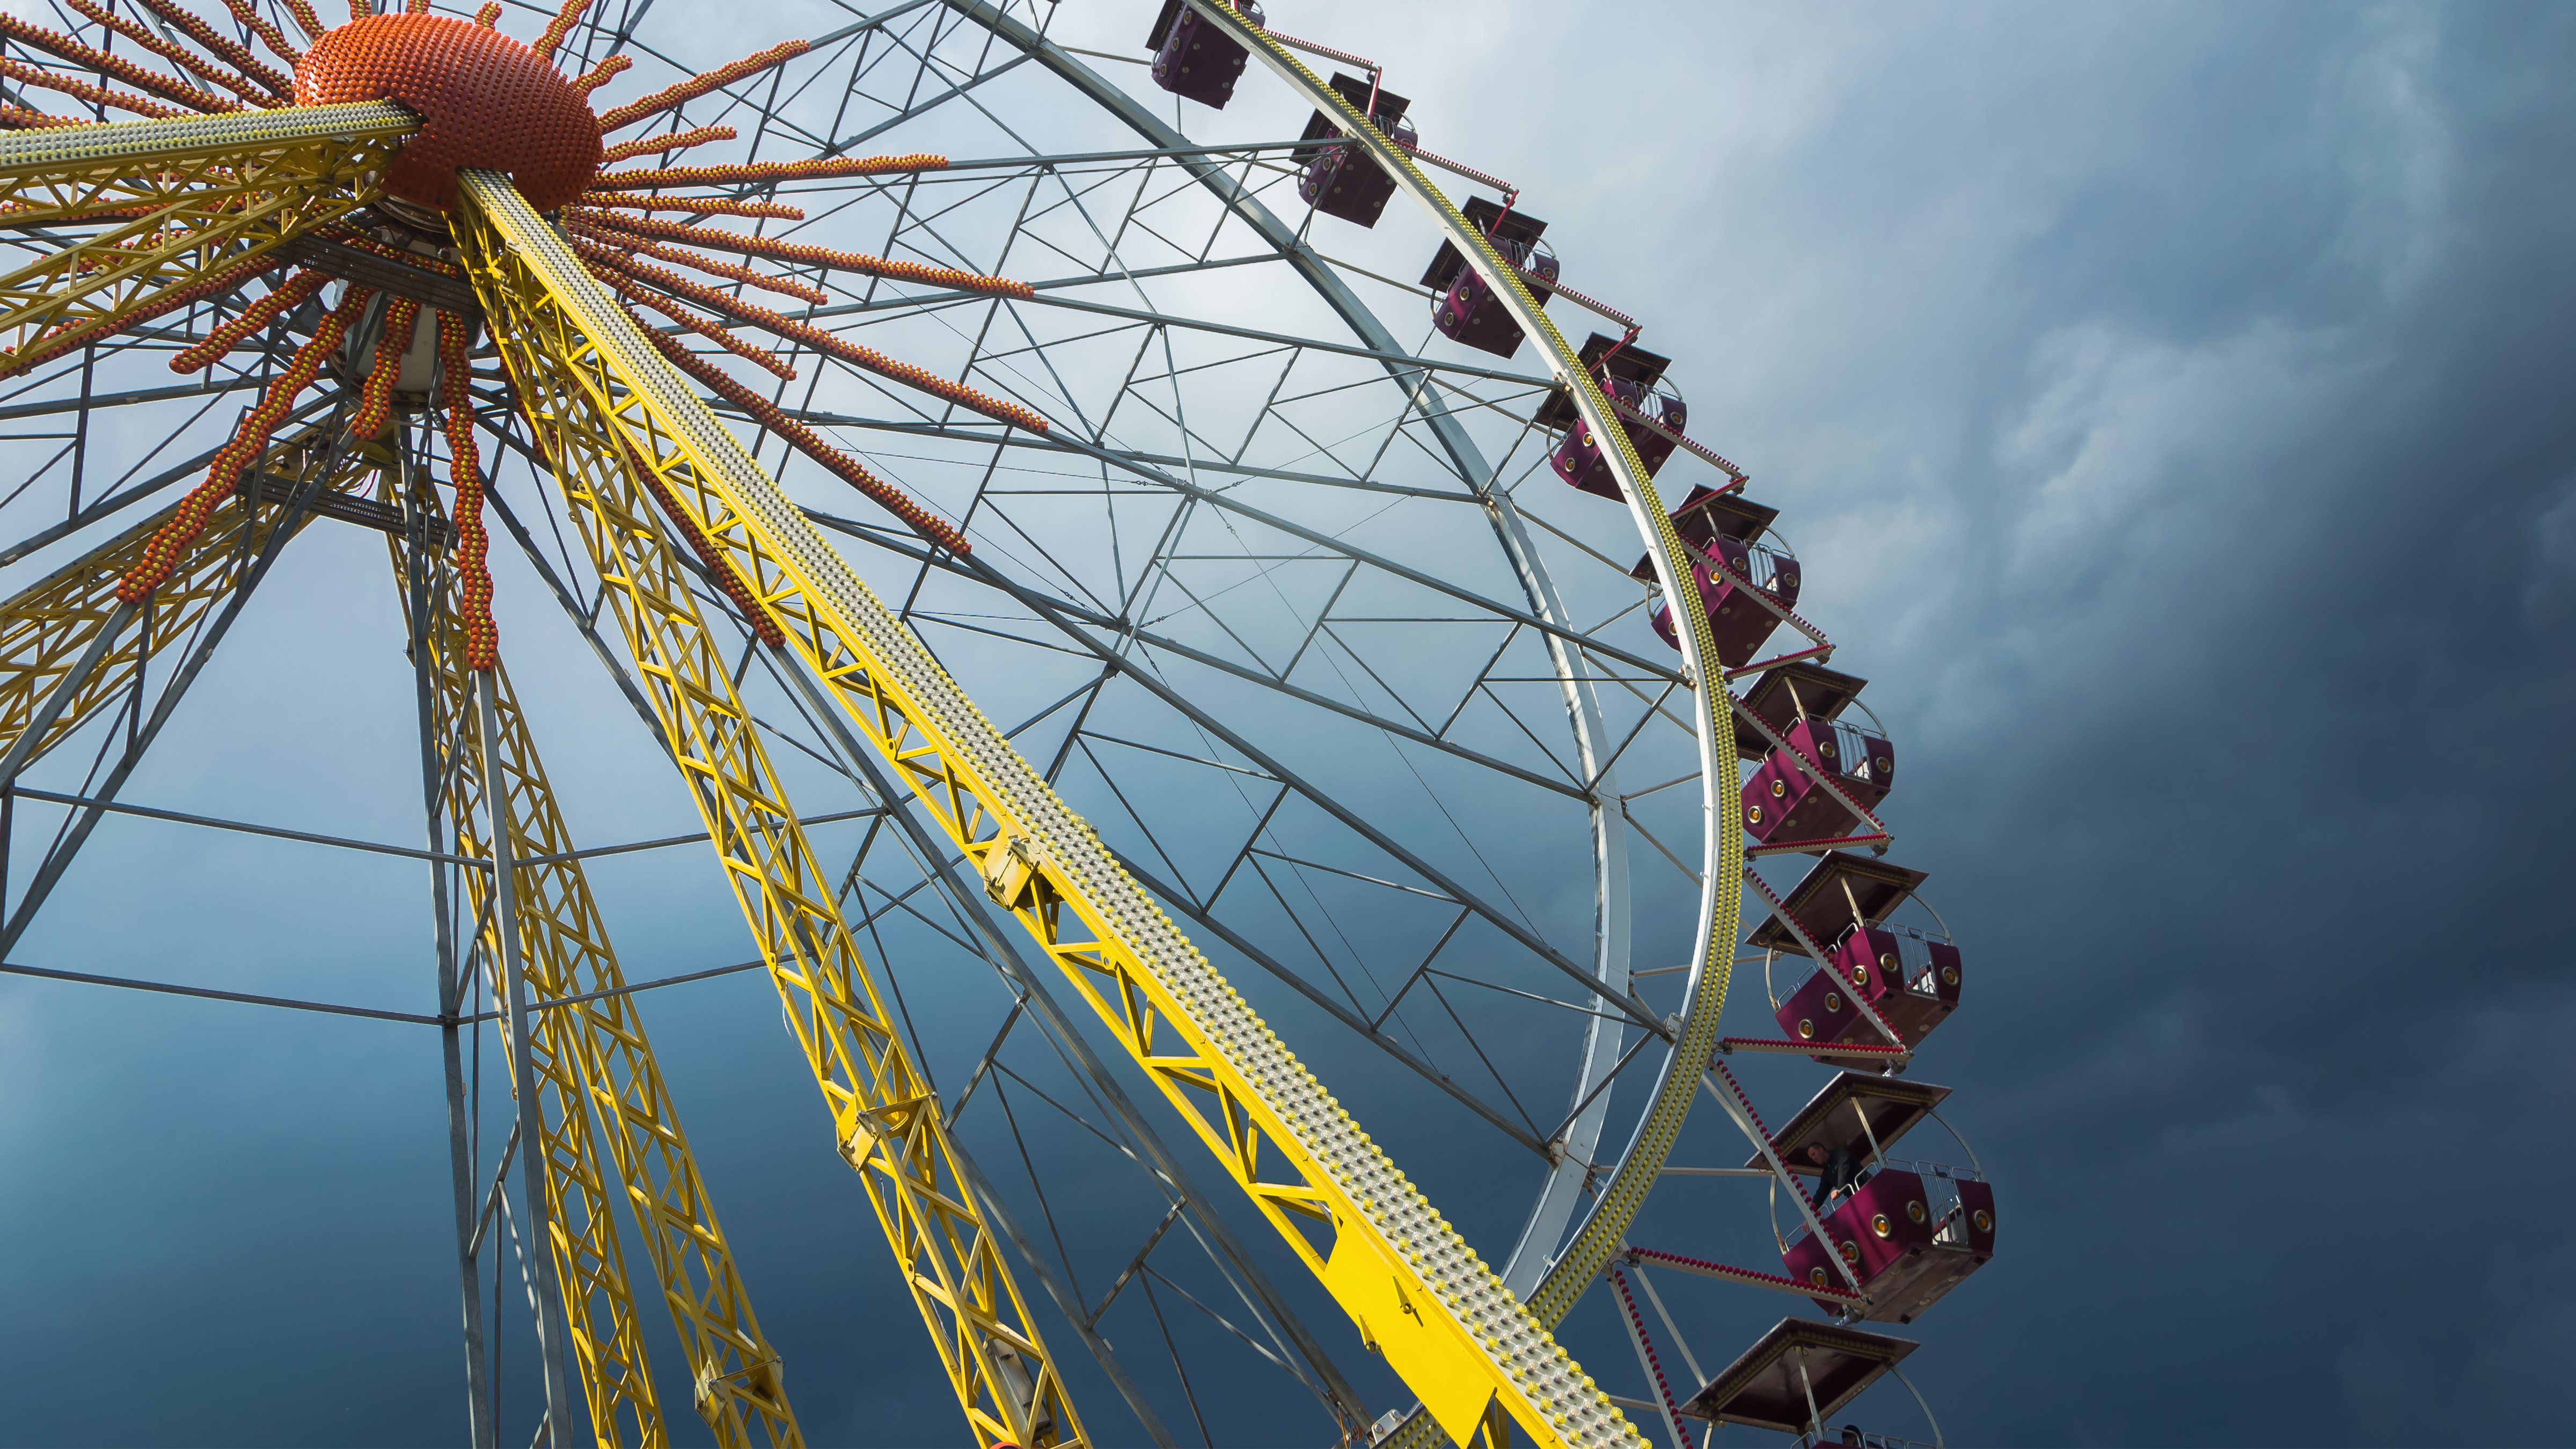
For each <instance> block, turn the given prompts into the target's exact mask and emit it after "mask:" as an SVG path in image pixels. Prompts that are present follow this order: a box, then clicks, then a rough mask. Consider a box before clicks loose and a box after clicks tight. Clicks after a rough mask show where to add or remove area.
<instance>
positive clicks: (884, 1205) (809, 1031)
mask: <svg viewBox="0 0 2576 1449" xmlns="http://www.w3.org/2000/svg"><path fill="white" fill-rule="evenodd" d="M459 184H460V187H461V188H462V190H463V194H465V195H466V196H468V197H469V198H471V200H470V202H469V204H468V206H467V208H466V214H465V215H464V216H462V217H460V218H459V219H458V220H457V223H456V231H457V239H458V242H459V244H460V245H461V246H462V247H463V249H464V253H465V256H466V261H467V267H468V270H469V272H470V273H471V275H472V277H473V279H474V284H475V287H476V290H477V291H478V292H479V293H480V294H481V296H482V298H483V305H484V309H485V313H486V315H487V316H488V317H489V319H490V320H491V322H492V325H493V328H494V333H495V336H496V338H497V339H498V341H499V344H500V350H501V356H502V360H503V362H504V364H505V365H506V366H507V367H508V368H509V370H510V375H511V380H512V382H513V384H514V385H515V386H516V387H517V389H518V391H519V395H520V398H521V399H522V401H523V402H524V403H525V405H526V407H527V410H528V413H529V417H530V421H531V422H532V423H533V424H534V425H535V427H536V430H537V435H538V440H539V442H540V443H541V445H542V446H543V447H544V449H545V451H546V454H547V456H548V457H549V458H550V460H551V461H552V463H553V466H554V469H555V476H556V479H557V481H558V483H559V484H560V485H561V487H562V489H563V492H564V497H565V499H566V501H567V503H568V504H569V505H570V508H571V511H572V514H573V517H574V521H575V524H576V526H577V531H578V532H579V533H580V534H581V536H582V540H583V543H584V545H585V547H586V548H587V549H588V550H589V552H590V555H591V560H592V563H593V565H594V566H595V567H596V568H597V570H598V572H599V575H600V577H601V579H602V580H603V581H604V582H605V583H606V584H607V586H608V596H609V599H610V600H611V601H612V603H613V604H614V606H615V609H616V613H617V616H618V622H619V626H620V628H621V630H622V631H623V632H624V634H625V636H626V640H627V645H628V647H629V649H630V651H631V652H632V653H633V655H634V657H635V662H636V669H637V672H638V674H639V676H640V679H641V682H642V684H643V687H644V693H645V694H646V696H647V698H648V699H649V700H650V702H651V703H652V706H653V709H654V712H655V714H656V716H657V718H658V719H659V720H660V721H661V724H662V728H663V731H664V740H665V743H666V744H668V746H669V747H670V749H671V751H672V754H673V756H674V758H675V759H676V760H677V761H678V763H679V766H680V770H681V773H682V776H683V777H684V778H685V779H686V780H687V781H688V783H689V785H690V788H691V794H692V795H693V796H694V797H695V799H696V801H697V804H698V808H699V811H700V814H701V816H702V817H703V818H704V820H705V821H706V824H707V829H708V833H709V835H710V836H711V837H712V839H713V842H714V845H715V848H716V850H717V852H718V854H719V856H720V857H721V859H722V860H723V863H724V866H725V873H726V877H727V879H728V881H729V882H730V883H731V884H732V886H733V888H734V893H735V896H736V899H737V900H739V901H740V903H741V905H742V909H743V914H744V917H745V919H746V920H747V921H748V922H749V924H750V926H751V929H752V935H753V937H754V940H755V941H756V942H757V944H758V946H759V949H760V951H761V954H762V957H763V958H764V959H765V960H766V961H767V962H768V964H769V968H770V977H771V980H772V982H773V983H774V984H775V985H776V986H777V988H778V991H779V995H780V998H781V1000H782V1001H783V1002H784V1004H785V1005H786V1008H787V1015H788V1020H789V1023H790V1025H791V1027H792V1029H793V1030H794V1032H795V1035H796V1037H797V1040H798V1043H799V1045H800V1046H801V1047H802V1049H803V1051H804V1053H805V1058H806V1063H807V1066H808V1067H809V1068H810V1069H811V1070H812V1072H813V1074H814V1080H815V1084H816V1085H817V1086H818V1087H819V1088H820V1089H821V1090H822V1093H823V1098H824V1101H825V1104H826V1105H827V1106H828V1107H829V1108H830V1110H831V1114H832V1121H833V1130H834V1133H835V1136H836V1140H837V1142H838V1143H839V1145H840V1149H841V1151H842V1154H843V1155H844V1156H845V1157H847V1158H848V1159H849V1160H850V1162H851V1164H852V1165H853V1166H854V1167H856V1168H858V1169H859V1172H860V1178H861V1181H862V1182H863V1183H864V1184H865V1185H866V1188H867V1191H868V1196H869V1200H870V1202H871V1203H872V1204H874V1206H875V1208H876V1212H877V1218H878V1222H879V1224H880V1226H881V1227H882V1228H883V1229H884V1232H885V1235H886V1240H887V1242H888V1244H889V1245H891V1246H892V1248H893V1250H894V1253H895V1257H896V1261H897V1265H898V1267H899V1269H900V1270H901V1272H902V1274H903V1276H904V1280H905V1283H906V1285H907V1287H908V1288H909V1289H910V1291H911V1293H912V1295H913V1300H914V1303H915V1304H916V1306H917V1307H918V1308H919V1309H920V1312H921V1315H922V1320H923V1322H924V1324H925V1325H926V1326H927V1327H928V1329H929V1331H930V1335H931V1338H932V1341H933V1343H934V1345H935V1346H936V1347H937V1349H938V1352H939V1356H940V1360H941V1362H942V1364H943V1366H944V1367H945V1368H946V1370H947V1372H948V1375H949V1379H950V1382H951V1385H952V1387H953V1388H954V1389H955V1391H956V1393H957V1397H958V1401H959V1403H960V1404H961V1405H962V1406H963V1407H964V1409H965V1412H966V1416H967V1420H968V1423H969V1425H970V1427H971V1428H972V1430H973V1433H974V1436H975V1442H976V1443H977V1445H979V1446H983V1449H991V1446H995V1445H1000V1444H1011V1445H1019V1446H1030V1449H1036V1446H1044V1445H1061V1446H1065V1449H1074V1446H1077V1445H1080V1444H1083V1443H1084V1442H1085V1441H1084V1439H1083V1434H1082V1429H1081V1425H1080V1422H1079V1420H1078V1419H1077V1418H1076V1417H1075V1414H1074V1410H1073V1405H1072V1403H1071V1401H1070V1400H1069V1399H1068V1398H1067V1397H1066V1394H1065V1390H1064V1385H1063V1382H1062V1380H1061V1379H1060V1378H1059V1377H1058V1375H1057V1373H1056V1369H1055V1364H1054V1360H1053V1359H1052V1357H1051V1356H1050V1355H1049V1354H1048V1352H1047V1349H1046V1347H1045V1345H1044V1343H1043V1342H1042V1341H1041V1339H1040V1337H1039V1334H1038V1331H1037V1328H1036V1325H1035V1324H1034V1323H1033V1322H1032V1321H1031V1320H1030V1318H1029V1314H1028V1308H1027V1305H1026V1303H1025V1302H1024V1301H1023V1300H1022V1298H1021V1296H1020V1292H1019V1289H1018V1287H1017V1285H1016V1284H1014V1283H1013V1281H1012V1278H1011V1274H1010V1272H1009V1269H1008V1267H1007V1266H1006V1265H1005V1263H1004V1262H1003V1259H1002V1255H1001V1243H1000V1239H999V1238H998V1237H997V1236H996V1234H995V1233H994V1232H993V1231H992V1229H991V1228H990V1226H988V1224H987V1223H986V1221H985V1214H984V1210H983V1208H982V1207H981V1206H980V1204H978V1203H977V1201H976V1199H975V1196H974V1194H973V1192H972V1190H971V1189H970V1188H969V1187H968V1186H967V1185H966V1183H965V1181H964V1179H963V1177H962V1176H961V1174H960V1172H959V1169H958V1158H957V1149H956V1147H955V1145H954V1144H953V1143H951V1142H950V1140H949V1138H948V1130H947V1124H946V1121H945V1119H944V1118H943V1116H942V1115H941V1113H940V1111H939V1106H938V1103H937V1101H936V1099H934V1098H933V1097H932V1095H931V1093H930V1090H929V1085H928V1081H927V1079H926V1078H925V1077H924V1076H923V1075H922V1073H921V1071H920V1068H919V1067H918V1065H917V1064H916V1063H915V1062H914V1061H913V1059H912V1056H911V1053H910V1052H909V1050H908V1049H907V1048H906V1047H905V1046H904V1044H903V1041H902V1038H901V1037H900V1036H899V1035H897V1033H896V1031H895V1029H894V1027H893V1024H892V1022H891V1021H890V1020H889V1019H888V1017H887V1015H886V1012H885V1010H884V1008H883V1006H882V1005H881V1004H880V1001H879V998H878V995H877V990H876V985H875V983H874V981H873V980H872V979H871V977H870V973H869V971H868V968H867V963H866V961H865V960H864V959H863V958H862V957H861V956H860V954H859V950H858V944H857V942H856V941H855V939H853V937H852V936H851V933H850V929H849V926H848V923H847V922H845V921H844V920H843V919H842V917H841V914H840V909H839V906H838V904H837V902H836V892H835V890H834V888H833V884H832V880H831V878H830V876H829V874H828V873H827V872H826V871H825V870H824V868H823V866H822V863H821V862H820V860H819V859H818V858H817V857H816V856H815V854H814V852H813V849H812V847H811V846H810V845H809V844H808V842H807V841H806V839H805V833H804V830H803V827H802V826H801V825H799V824H798V822H797V817H796V812H795V810H794V808H793V807H792V806H791V805H790V803H789V802H788V800H787V798H786V796H785V794H784V792H783V791H782V790H781V789H780V786H779V782H778V779H777V776H776V774H775V772H774V771H773V770H772V768H771V766H770V763H769V758H768V753H767V750H766V748H765V747H764V746H763V744H762V742H761V739H760V734H759V731H758V729H757V727H756V726H755V725H754V724H753V723H752V720H751V717H750V715H749V713H748V712H747V711H746V710H745V709H744V707H743V705H742V701H741V699H740V698H739V697H738V696H737V695H736V694H735V692H734V689H733V684H732V680H731V678H730V676H729V674H728V672H727V670H726V667H725V661H724V658H723V655H722V652H721V651H720V649H719V648H718V647H717V644H716V641H715V640H714V639H713V638H712V637H711V636H710V635H709V633H708V632H707V629H706V625H705V622H704V620H702V619H701V618H700V617H699V614H698V610H697V604H696V601H695V600H694V599H693V598H692V597H691V596H690V593H689V589H688V578H687V575H686V574H685V573H684V572H683V571H682V568H681V565H680V563H679V560H678V558H677V556H676V555H675V554H674V552H673V551H672V548H671V546H670V543H669V540H668V539H667V537H666V536H665V535H664V533H663V531H662V528H661V526H660V524H659V523H657V521H656V520H655V517H654V514H653V512H652V505H651V503H650V502H649V501H647V498H646V495H645V490H644V488H643V486H642V484H641V483H640V481H639V480H638V479H637V478H635V477H634V476H633V475H631V474H630V473H629V472H628V471H627V467H626V463H625V461H624V455H625V449H624V448H623V447H622V446H621V445H620V443H619V441H618V432H619V428H618V424H617V423H616V421H614V416H613V413H612V411H611V410H610V409H609V408H608V407H606V406H604V405H603V400H602V399H601V398H600V396H599V394H598V393H597V392H596V391H595V390H594V389H593V388H591V387H590V386H589V384H588V381H587V379H589V378H590V377H591V376H592V375H594V373H595V371H596V366H595V362H594V361H593V349H591V348H590V347H589V345H588V344H587V343H586V342H585V341H583V339H582V337H581V335H580V334H579V333H578V332H577V331H576V330H575V329H573V328H571V327H569V326H568V325H567V324H566V319H565V317H564V316H563V314H562V312H561V309H559V308H557V307H556V306H555V305H554V304H553V302H552V301H551V300H550V295H551V294H550V292H549V290H548V288H547V286H546V285H545V283H544V282H542V281H540V280H539V278H540V277H541V276H542V275H544V274H543V273H541V272H538V271H534V270H531V269H530V268H529V267H528V266H527V265H526V262H525V257H526V254H527V249H528V248H529V247H531V246H533V247H539V248H547V247H550V248H551V252H549V253H548V256H549V259H550V260H551V259H560V260H563V261H564V262H566V263H567V264H570V262H569V253H568V252H567V251H566V250H565V249H564V247H563V244H562V240H561V238H560V237H558V236H557V235H556V234H555V233H554V231H553V230H552V229H551V228H550V227H548V226H547V225H546V223H545V222H544V221H543V220H541V219H540V218H539V217H537V215H536V214H535V213H534V212H532V211H530V210H529V209H528V207H527V204H526V202H524V201H523V200H521V199H520V197H519V195H518V193H517V191H516V190H515V189H513V188H512V187H511V185H510V183H509V180H508V178H507V177H503V176H498V175H494V174H492V173H488V172H466V173H463V175H461V176H460V178H459ZM496 216H497V217H498V220H497V222H496V220H495V218H496ZM575 266H576V270H578V268H577V264H575ZM584 280H585V281H586V280H588V278H587V274H584ZM611 310H612V311H614V307H613V304H611ZM620 320H621V321H622V320H623V318H622V315H621V316H620ZM630 331H631V329H630ZM636 345H638V346H641V345H642V344H641V342H640V341H639V342H637V344H636Z"/></svg>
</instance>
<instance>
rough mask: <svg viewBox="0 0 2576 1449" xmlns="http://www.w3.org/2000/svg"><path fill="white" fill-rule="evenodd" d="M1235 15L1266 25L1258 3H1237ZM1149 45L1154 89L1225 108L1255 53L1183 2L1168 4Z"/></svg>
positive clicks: (1243, 0) (1249, 0)
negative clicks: (1159, 87)
mask: <svg viewBox="0 0 2576 1449" xmlns="http://www.w3.org/2000/svg"><path fill="white" fill-rule="evenodd" d="M1234 8H1235V12H1236V13H1237V14H1239V15H1241V16H1242V17H1243V18H1244V19H1246V20H1249V21H1251V22H1252V23H1253V24H1254V25H1256V26H1257V25H1260V24H1261V23H1262V16H1261V7H1260V6H1259V5H1256V4H1254V3H1253V0H1234ZM1145 46H1146V48H1147V49H1149V50H1151V51H1153V52H1154V84H1156V85H1158V86H1161V87H1162V88H1163V89H1165V90H1167V91H1170V92H1171V93H1172V94H1173V95H1176V96H1179V97H1181V98H1182V99H1183V100H1191V101H1196V102H1198V103H1199V104H1200V105H1203V106H1214V107H1216V108H1217V109H1218V110H1223V109H1225V103H1226V102H1227V101H1230V100H1232V99H1234V83H1235V82H1236V81H1238V80H1241V79H1242V78H1243V66H1244V62H1245V61H1247V60H1249V59H1251V53H1250V52H1248V51H1246V50H1245V49H1244V48H1243V46H1242V45H1241V44H1240V43H1238V42H1237V41H1235V40H1234V38H1233V37H1231V36H1229V35H1227V34H1226V33H1225V27H1223V26H1221V25H1219V24H1217V23H1216V22H1215V21H1213V20H1210V19H1208V18H1207V17H1206V16H1204V15H1201V14H1200V13H1199V12H1197V11H1195V10H1192V9H1191V8H1189V7H1188V6H1186V5H1184V4H1182V3H1181V0H1163V11H1162V13H1161V14H1160V15H1157V16H1156V17H1154V29H1153V32H1152V33H1151V34H1149V35H1147V36H1146V37H1145Z"/></svg>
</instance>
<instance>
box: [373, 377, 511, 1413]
mask: <svg viewBox="0 0 2576 1449" xmlns="http://www.w3.org/2000/svg"><path fill="white" fill-rule="evenodd" d="M395 441H396V445H397V447H398V449H399V452H398V454H397V456H398V457H399V458H400V459H401V463H402V473H403V477H402V478H401V479H400V481H399V482H398V484H397V496H398V497H399V498H400V499H401V500H402V504H403V508H404V512H405V515H406V518H407V520H408V522H409V525H410V526H409V529H408V531H407V534H406V536H405V538H404V540H403V542H402V544H401V546H400V547H399V549H398V552H399V554H400V555H401V558H402V565H403V590H404V593H405V594H406V595H407V596H408V597H407V598H406V599H405V600H404V603H405V604H406V606H407V607H405V608H404V610H403V621H404V624H405V626H406V629H407V632H408V633H409V635H410V643H411V655H412V692H413V695H414V700H415V703H416V705H417V707H418V713H419V717H420V719H419V729H420V789H421V817H422V824H423V826H424V828H425V829H426V831H427V833H428V838H429V847H430V850H431V852H433V853H436V854H444V852H441V851H440V850H439V847H441V846H443V845H445V844H446V843H447V824H446V821H447V807H446V804H445V801H446V793H447V788H446V787H447V769H446V767H445V766H444V764H442V762H441V761H440V759H439V753H438V731H437V728H436V724H435V718H436V704H435V700H436V686H435V685H433V684H432V683H431V682H430V678H429V650H428V648H427V647H426V645H427V643H428V640H429V634H430V620H431V616H432V613H433V611H434V610H435V609H436V608H437V599H438V595H437V594H436V593H434V592H433V591H432V589H431V586H430V575H431V570H430V566H429V562H428V560H429V527H428V524H429V511H428V509H427V508H426V507H425V506H424V500H423V498H422V497H421V492H420V490H421V488H422V485H421V483H420V481H419V480H418V479H416V478H414V477H413V476H412V471H411V458H412V454H411V432H410V429H408V428H405V429H403V430H401V431H400V432H399V433H397V434H396V439H395ZM429 882H430V892H429V899H430V929H431V936H432V941H433V945H434V947H435V949H436V951H437V960H438V1014H439V1016H441V1017H442V1018H444V1023H443V1024H442V1026H441V1028H440V1031H439V1060H440V1065H441V1067H442V1069H443V1070H444V1072H445V1076H446V1089H447V1152H448V1170H449V1176H450V1178H451V1179H452V1184H453V1189H454V1196H455V1213H456V1269H457V1276H458V1279H459V1282H460V1284H461V1287H462V1293H463V1301H464V1309H465V1324H464V1331H465V1402H466V1421H467V1428H468V1431H469V1435H470V1437H471V1439H472V1442H473V1445H474V1449H496V1441H495V1436H494V1430H493V1425H492V1418H493V1415H492V1408H493V1405H492V1404H491V1402H490V1400H489V1389H488V1387H487V1386H486V1384H485V1381H484V1372H483V1294H482V1291H481V1287H480V1285H481V1281H482V1272H481V1269H480V1267H479V1266H478V1264H477V1263H476V1261H475V1258H476V1250H477V1247H478V1245H479V1244H480V1242H481V1239H482V1231H481V1228H480V1225H479V1224H478V1223H477V1222H476V1221H475V1211H474V1155H473V1148H472V1145H471V1138H470V1136H469V1134H468V1131H467V1125H468V1120H469V1119H468V1117H467V1107H466V1097H465V1064H464V1055H463V1043H462V1041H461V1040H460V1039H459V1037H458V1033H457V1026H456V1018H457V1016H458V1015H459V1013H460V1012H461V1011H462V1010H463V1009H464V991H463V985H462V983H461V982H460V981H459V980H458V977H457V969H456V936H455V932H454V925H455V923H454V921H453V920H452V919H451V907H450V904H449V897H448V872H447V870H446V868H445V866H444V865H443V864H439V863H433V864H432V865H431V866H430V872H429ZM511 1140H512V1143H513V1144H514V1145H515V1144H516V1142H517V1138H516V1137H515V1136H514V1137H513V1138H512V1139H511ZM494 1186H495V1187H496V1188H497V1187H498V1186H499V1183H498V1182H495V1183H494Z"/></svg>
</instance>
